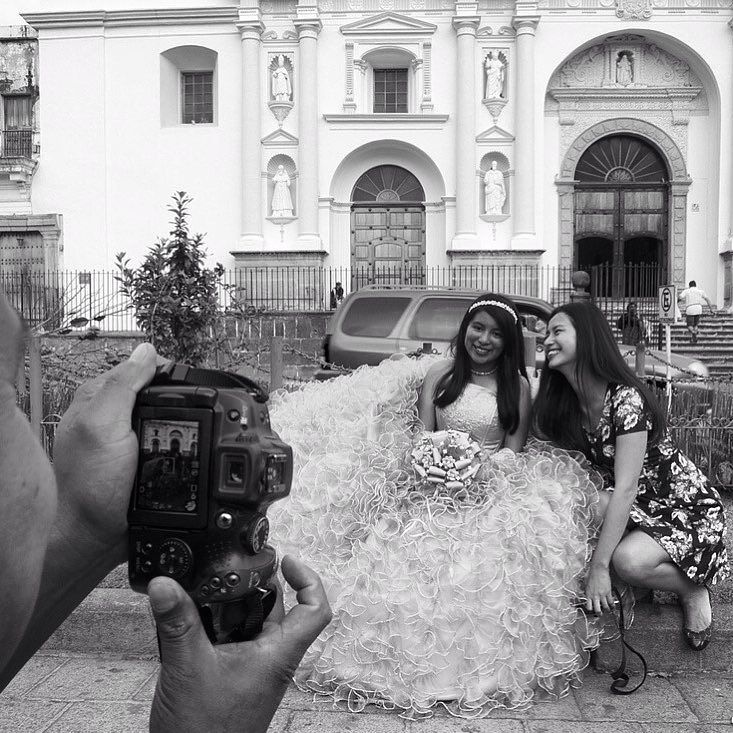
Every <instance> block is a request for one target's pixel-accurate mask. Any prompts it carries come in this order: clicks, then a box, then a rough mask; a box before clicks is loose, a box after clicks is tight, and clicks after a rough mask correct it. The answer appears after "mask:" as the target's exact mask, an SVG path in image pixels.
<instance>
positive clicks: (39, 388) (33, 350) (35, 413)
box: [28, 335, 43, 440]
mask: <svg viewBox="0 0 733 733" xmlns="http://www.w3.org/2000/svg"><path fill="white" fill-rule="evenodd" d="M28 366H29V369H28V371H29V376H30V403H31V428H32V430H33V432H34V433H35V434H36V435H37V436H38V438H39V439H41V440H42V439H43V436H42V435H41V421H42V420H43V380H42V379H41V345H40V339H39V337H38V336H35V335H33V336H31V337H30V338H29V339H28Z"/></svg>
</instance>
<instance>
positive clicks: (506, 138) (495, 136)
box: [476, 125, 514, 144]
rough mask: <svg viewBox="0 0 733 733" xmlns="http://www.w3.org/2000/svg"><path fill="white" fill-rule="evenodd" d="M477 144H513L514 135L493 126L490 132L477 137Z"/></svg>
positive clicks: (485, 131) (484, 132) (486, 131)
mask: <svg viewBox="0 0 733 733" xmlns="http://www.w3.org/2000/svg"><path fill="white" fill-rule="evenodd" d="M476 142H477V143H479V144H481V143H483V144H488V143H496V142H500V143H513V142H514V135H512V134H511V133H509V132H507V131H506V130H503V129H502V128H501V127H499V126H498V125H492V126H491V127H490V128H489V129H488V130H484V131H483V132H481V133H479V134H478V135H476Z"/></svg>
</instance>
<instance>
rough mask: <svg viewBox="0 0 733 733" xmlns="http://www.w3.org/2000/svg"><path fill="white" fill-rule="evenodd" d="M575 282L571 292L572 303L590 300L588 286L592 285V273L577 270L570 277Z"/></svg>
mask: <svg viewBox="0 0 733 733" xmlns="http://www.w3.org/2000/svg"><path fill="white" fill-rule="evenodd" d="M570 282H571V283H572V284H573V291H572V292H571V293H570V301H571V302H572V303H578V302H584V301H590V293H589V292H587V291H586V288H587V287H588V286H589V285H590V275H589V274H588V273H587V272H585V271H583V270H577V271H576V272H574V273H573V274H572V276H571V277H570Z"/></svg>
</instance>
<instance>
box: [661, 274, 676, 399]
mask: <svg viewBox="0 0 733 733" xmlns="http://www.w3.org/2000/svg"><path fill="white" fill-rule="evenodd" d="M676 316H677V288H676V287H675V286H674V285H663V286H662V287H661V288H659V322H660V323H663V324H664V337H665V338H664V340H665V346H666V347H667V348H666V352H667V353H666V356H667V359H666V362H667V368H666V392H667V410H669V406H670V403H671V401H672V379H671V377H672V373H671V366H672V365H671V364H670V362H671V360H672V328H671V324H672V323H674V322H675V321H676V320H677V318H676Z"/></svg>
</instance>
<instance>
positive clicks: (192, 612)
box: [148, 577, 211, 672]
mask: <svg viewBox="0 0 733 733" xmlns="http://www.w3.org/2000/svg"><path fill="white" fill-rule="evenodd" d="M148 596H149V597H150V607H151V609H152V611H153V617H154V618H155V625H156V626H157V627H158V638H159V641H160V658H161V662H162V663H163V664H164V665H165V666H167V667H176V668H178V669H179V670H181V671H184V672H185V671H186V670H190V669H192V668H193V666H195V665H196V664H197V663H199V662H200V660H201V659H203V655H204V654H206V653H210V652H211V643H210V642H209V640H208V638H207V636H206V633H205V632H204V629H203V627H202V626H201V619H200V618H199V613H198V610H197V609H196V605H195V604H194V602H193V600H192V599H191V597H190V596H189V595H188V594H187V593H186V592H185V591H184V590H183V588H181V586H180V585H178V583H176V581H175V580H173V579H172V578H166V577H157V578H153V579H152V580H151V581H150V583H149V584H148Z"/></svg>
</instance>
